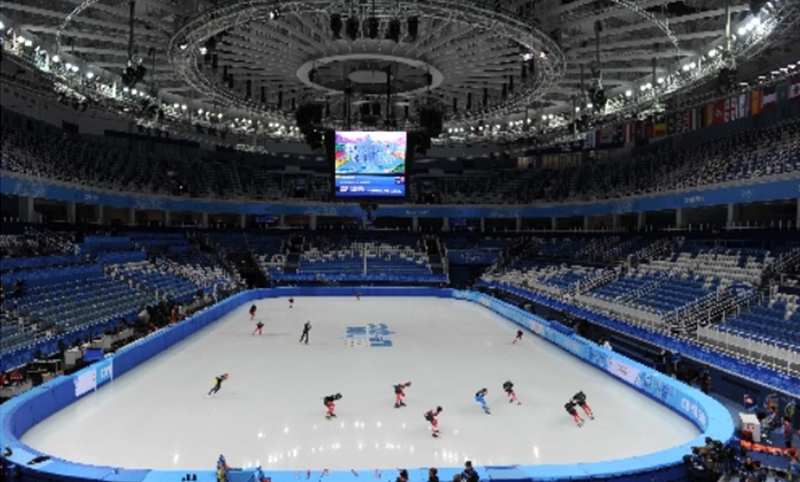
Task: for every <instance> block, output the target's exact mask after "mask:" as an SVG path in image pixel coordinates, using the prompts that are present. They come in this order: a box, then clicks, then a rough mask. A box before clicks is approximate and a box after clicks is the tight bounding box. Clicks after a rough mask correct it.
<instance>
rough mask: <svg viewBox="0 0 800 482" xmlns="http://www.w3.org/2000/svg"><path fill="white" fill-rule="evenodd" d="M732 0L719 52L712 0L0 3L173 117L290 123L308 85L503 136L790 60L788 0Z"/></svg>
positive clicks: (791, 7) (719, 22)
mask: <svg viewBox="0 0 800 482" xmlns="http://www.w3.org/2000/svg"><path fill="white" fill-rule="evenodd" d="M729 1H730V3H729V6H728V7H727V8H729V11H730V12H731V34H732V36H731V52H732V53H733V54H732V55H731V56H730V57H728V56H725V55H722V52H724V51H725V45H726V36H725V35H726V15H725V13H726V1H725V0H684V1H667V0H536V1H534V0H425V1H422V0H374V1H366V0H360V1H351V0H334V1H330V0H232V1H206V0H191V1H189V0H136V2H135V6H134V8H133V17H132V18H133V22H130V21H129V20H130V18H131V12H132V10H131V2H129V1H126V0H4V1H2V3H0V12H2V15H3V17H4V18H5V19H7V20H8V22H9V23H13V25H14V26H15V27H16V28H17V31H18V32H24V33H23V34H22V35H29V36H33V37H35V39H36V42H37V46H38V45H41V46H42V50H43V51H45V49H46V51H47V52H48V55H49V57H48V58H46V59H44V60H42V59H39V62H40V63H42V62H45V63H47V64H49V68H51V69H52V70H53V72H55V73H56V74H58V73H59V71H58V69H56V68H55V67H54V66H53V65H52V64H53V62H52V59H53V58H54V57H56V56H58V57H64V58H65V59H67V58H68V59H71V60H72V63H73V64H75V65H80V66H81V71H80V72H79V74H78V76H79V77H82V80H81V82H79V84H80V85H76V82H75V81H74V80H73V81H72V83H71V84H70V82H66V84H67V86H68V87H69V89H67V90H75V91H77V92H78V93H83V94H86V92H85V90H86V86H85V85H84V84H87V82H86V78H85V77H83V76H85V75H86V74H88V72H92V74H90V75H91V76H92V77H95V76H96V79H98V80H100V79H107V80H108V82H109V83H111V82H114V81H118V80H119V79H118V77H119V76H120V74H122V73H123V72H124V71H125V69H126V68H127V67H129V66H131V65H133V66H137V65H141V66H142V67H143V68H144V69H143V70H139V74H142V75H140V76H141V77H142V78H141V79H138V78H137V77H136V76H135V74H136V72H130V73H131V74H133V76H134V80H141V82H139V83H137V84H136V86H138V87H139V89H138V90H139V91H143V92H147V93H148V99H151V101H152V103H153V104H154V105H156V106H157V107H159V108H161V109H162V111H163V112H164V114H163V115H164V116H166V117H167V118H168V119H172V120H177V121H181V120H182V121H186V122H189V123H191V124H201V125H206V126H208V125H209V123H212V124H214V123H219V122H221V121H222V119H223V117H217V118H212V117H214V116H219V114H224V119H225V120H224V122H233V121H234V119H238V120H237V125H226V126H225V128H230V129H237V128H238V129H243V130H247V129H250V130H257V131H259V132H263V133H264V134H265V135H271V136H275V137H298V136H299V133H298V132H297V131H296V130H293V129H292V128H291V126H292V125H293V124H294V121H295V118H294V112H295V110H296V109H297V108H298V107H299V106H300V105H302V104H305V103H308V102H316V103H319V104H320V105H322V106H324V111H323V117H324V118H325V120H326V121H330V123H331V124H332V125H334V126H335V124H336V123H337V122H339V123H341V122H342V120H341V119H343V118H344V117H345V116H346V113H347V109H348V106H349V111H350V113H351V115H352V113H353V112H360V113H361V114H364V113H365V112H366V113H367V114H369V115H372V116H375V117H378V118H381V119H383V118H386V117H387V110H388V111H389V112H393V114H394V117H395V118H396V119H397V121H398V123H399V124H400V127H403V124H404V122H405V121H406V115H409V117H410V119H409V122H410V123H411V122H415V121H414V120H413V119H411V118H413V117H414V113H415V112H416V111H417V109H418V108H419V106H421V105H433V106H435V107H436V108H437V109H439V110H441V111H442V112H443V113H444V121H445V127H446V129H445V131H446V132H447V131H448V130H449V131H450V132H451V133H452V132H455V133H456V134H455V136H456V137H457V136H458V135H459V134H458V133H459V132H461V136H466V135H468V133H469V131H470V129H474V128H475V126H478V125H481V126H486V129H487V132H486V133H483V134H482V135H486V136H488V135H490V134H489V131H491V130H497V131H498V132H496V133H494V134H492V135H495V136H497V137H498V138H503V137H506V138H514V137H515V136H516V137H520V136H523V135H525V134H526V132H530V130H534V131H539V130H544V129H547V128H548V127H550V128H552V127H555V126H557V125H563V124H564V123H568V122H571V121H572V120H573V118H574V116H576V115H581V114H583V113H587V112H588V113H590V114H591V115H592V116H595V117H597V116H604V115H605V116H608V115H616V114H619V113H620V112H628V113H630V112H635V113H637V114H638V113H641V112H644V113H645V114H646V113H648V112H659V111H662V110H663V109H664V104H665V102H668V101H669V98H670V96H674V94H675V93H685V92H690V91H693V90H696V89H697V88H698V86H700V85H702V84H708V83H709V81H712V82H710V83H711V84H715V83H716V82H717V78H718V73H719V71H720V69H722V68H725V67H730V66H735V67H736V68H738V69H739V76H740V77H743V76H747V75H753V72H756V71H764V70H769V69H770V68H772V65H770V64H772V63H780V62H783V63H784V64H785V62H786V61H787V59H789V60H792V59H794V60H796V59H797V57H798V53H797V51H796V50H794V44H796V42H794V41H793V40H794V39H795V38H796V35H797V34H796V33H794V34H793V35H788V34H789V33H792V32H794V31H795V30H798V29H797V28H796V27H797V25H798V24H797V20H798V18H800V13H798V11H800V7H798V1H797V0H770V1H769V2H767V1H761V0H729ZM756 11H757V13H754V12H756ZM351 18H353V19H357V23H355V26H353V27H352V28H351V26H350V25H349V20H350V19H351ZM373 18H374V19H375V20H371V19H373ZM792 27H795V28H792ZM131 33H132V37H131V38H132V39H133V43H132V44H129V35H130V34H131ZM12 38H14V37H13V35H12ZM764 49H773V50H772V51H771V55H770V56H758V54H759V53H762V52H763V51H764ZM776 52H777V53H776ZM723 57H725V58H723ZM754 58H755V59H756V60H753V59H754ZM765 59H769V60H765ZM598 60H599V62H598ZM131 62H132V63H131ZM62 64H63V62H62ZM62 70H63V67H62ZM62 73H63V72H62ZM67 73H69V72H67ZM61 77H62V78H61V81H63V80H64V79H63V77H64V76H63V75H62V76H61ZM128 80H130V79H128ZM129 84H130V82H129ZM119 85H121V83H120V84H119ZM130 87H131V88H132V87H133V84H130ZM387 88H390V89H391V97H390V98H388V99H387V95H386V93H387ZM597 90H601V91H602V92H603V94H604V97H606V98H608V99H609V102H608V104H607V106H606V108H605V109H600V108H599V107H600V106H599V105H595V104H597V103H598V102H597V100H602V97H601V98H598V97H593V96H592V95H591V93H592V92H594V91H597ZM125 93H128V92H127V91H125ZM105 94H108V92H106V93H105ZM111 94H112V95H113V96H122V95H123V92H122V90H121V88H120V89H115V90H114V92H112V93H111ZM105 96H106V97H108V96H109V95H105ZM89 97H92V96H91V95H90V96H89ZM184 106H186V107H184ZM362 109H363V110H362ZM156 110H157V109H151V110H150V111H149V112H150V113H151V114H152V113H154V112H156ZM146 111H147V106H143V107H142V109H141V111H140V112H138V114H139V116H140V117H147V116H145V115H144V114H146ZM409 113H410V114H409ZM151 117H152V116H151ZM542 119H544V120H542ZM162 120H163V118H162ZM248 122H249V123H250V124H248ZM253 122H255V123H253ZM448 127H449V129H447V128H448ZM465 128H466V131H465ZM465 132H466V133H465Z"/></svg>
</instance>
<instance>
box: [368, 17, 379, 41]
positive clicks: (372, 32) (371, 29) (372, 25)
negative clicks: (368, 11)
mask: <svg viewBox="0 0 800 482" xmlns="http://www.w3.org/2000/svg"><path fill="white" fill-rule="evenodd" d="M380 25H381V22H380V20H378V19H377V18H375V17H370V18H368V19H367V35H368V36H369V38H371V39H374V38H377V37H378V28H379V27H380Z"/></svg>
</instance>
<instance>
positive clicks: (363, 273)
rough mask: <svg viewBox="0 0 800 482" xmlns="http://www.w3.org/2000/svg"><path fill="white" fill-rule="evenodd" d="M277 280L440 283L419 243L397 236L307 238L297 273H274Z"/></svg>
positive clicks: (441, 280)
mask: <svg viewBox="0 0 800 482" xmlns="http://www.w3.org/2000/svg"><path fill="white" fill-rule="evenodd" d="M272 274H273V278H274V279H276V280H280V281H313V280H317V281H319V280H324V281H326V282H344V281H359V280H360V281H370V282H389V281H396V282H413V283H417V282H420V283H435V282H443V281H445V280H446V279H447V278H446V276H444V275H435V274H433V270H432V269H431V264H430V259H429V256H428V254H427V253H426V252H425V251H424V248H423V246H422V241H421V239H420V238H419V237H417V236H413V235H401V234H398V233H391V232H390V233H389V234H380V233H370V234H368V235H356V236H351V237H348V236H341V235H340V236H322V235H309V236H307V237H306V238H305V240H304V249H303V252H302V253H301V254H300V257H299V262H298V266H297V272H296V273H279V272H273V273H272Z"/></svg>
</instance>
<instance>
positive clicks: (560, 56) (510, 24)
mask: <svg viewBox="0 0 800 482" xmlns="http://www.w3.org/2000/svg"><path fill="white" fill-rule="evenodd" d="M375 4H376V7H375V11H374V13H371V14H370V15H374V16H375V17H379V18H397V16H398V12H401V13H400V15H402V16H405V17H411V16H417V17H420V18H430V19H433V20H437V21H444V22H455V23H459V24H462V25H466V26H469V28H473V29H480V30H481V31H485V32H490V33H491V35H493V36H495V37H497V38H503V39H507V40H508V42H509V43H513V45H514V46H516V47H515V48H519V50H520V52H521V54H520V55H522V53H524V52H527V53H530V54H532V55H533V56H535V59H536V69H535V72H534V73H532V74H531V75H528V76H527V78H526V79H525V80H524V81H523V82H521V85H519V84H518V85H517V86H516V91H515V92H513V94H511V93H510V94H509V95H508V96H507V98H505V99H504V100H503V101H502V102H498V103H497V104H495V105H494V106H491V107H487V108H484V109H480V112H477V111H473V112H470V113H460V114H459V116H461V117H464V116H471V115H502V114H503V113H508V112H513V111H515V110H519V109H520V108H524V107H525V106H526V105H529V104H530V103H531V102H532V101H533V100H534V99H536V98H540V97H541V96H542V95H543V94H544V93H545V92H547V91H548V90H550V89H551V88H552V87H553V86H554V85H555V84H557V83H558V81H559V80H560V79H561V78H563V76H564V74H565V71H566V58H565V56H564V53H563V52H562V50H561V49H560V47H559V46H558V44H557V43H556V42H555V41H553V40H552V39H551V38H550V36H549V35H548V34H546V33H545V32H543V31H541V30H539V29H538V28H535V27H533V26H532V25H530V24H527V23H524V22H522V21H521V20H519V19H517V18H514V17H512V16H510V15H507V14H506V13H505V12H502V11H495V10H489V9H487V8H486V5H485V4H483V3H479V2H478V1H477V0H470V1H463V0H462V1H455V0H428V1H426V2H424V3H421V2H410V1H409V2H400V3H398V2H397V1H396V0H376V2H375ZM337 7H338V8H340V11H342V12H343V13H344V12H346V11H347V8H346V6H345V4H344V3H343V2H333V3H332V2H330V0H288V1H287V0H282V1H281V0H236V1H233V2H230V3H225V4H221V5H219V6H217V7H214V8H211V9H207V10H205V11H203V12H200V13H199V14H197V15H195V16H194V17H192V18H191V19H189V20H188V21H187V22H186V23H185V24H184V25H183V27H182V28H181V29H180V30H178V32H177V33H176V34H175V35H173V37H172V39H171V40H170V43H169V48H168V58H169V61H170V63H171V64H172V67H173V69H174V70H175V72H176V74H177V75H178V76H179V77H181V78H182V79H183V80H184V82H186V83H187V84H188V85H189V86H191V87H192V88H194V89H195V90H197V91H198V92H201V93H202V94H204V95H207V96H209V97H211V98H214V99H215V100H217V101H219V102H222V103H224V104H226V105H228V106H230V107H237V108H241V109H243V110H246V111H248V112H251V113H253V114H256V115H259V114H260V115H262V116H263V115H266V116H275V115H279V116H281V117H283V118H285V117H287V116H288V115H289V113H288V112H286V111H284V110H282V109H281V108H276V107H274V106H258V105H256V104H255V103H248V102H247V101H245V100H244V99H242V98H241V97H239V96H238V95H237V94H236V93H234V92H231V91H230V90H229V89H227V88H226V87H225V86H220V85H219V84H218V83H216V82H213V81H212V80H211V79H209V78H208V77H207V75H206V74H204V73H203V72H201V69H200V68H199V66H198V55H197V52H198V51H199V49H200V47H202V46H203V44H204V42H205V41H206V40H207V39H209V38H211V37H213V36H216V35H218V34H219V33H221V32H224V31H226V30H228V29H231V28H233V27H236V26H239V25H241V24H243V23H244V22H250V21H254V20H255V21H262V20H266V19H271V18H273V17H274V15H275V12H276V11H279V12H280V16H281V17H290V16H292V15H294V16H297V17H298V18H299V17H300V16H301V15H304V14H305V15H311V14H315V15H319V14H323V15H326V16H330V15H331V13H333V12H336V11H337ZM281 27H282V28H291V26H290V25H286V24H281ZM426 48H428V46H426ZM331 53H333V52H331ZM465 55H469V52H467V53H465ZM329 56H331V55H325V52H323V53H322V54H321V55H319V56H315V55H312V56H309V58H307V59H306V61H305V62H304V63H307V62H311V61H314V60H318V59H319V58H325V57H329ZM315 57H316V58H315ZM409 60H412V59H409ZM413 60H417V61H418V60H422V59H413ZM433 67H436V66H433ZM439 70H441V69H439ZM446 75H447V73H446V72H444V75H443V77H444V76H446ZM300 80H301V81H302V79H300ZM301 83H302V82H301Z"/></svg>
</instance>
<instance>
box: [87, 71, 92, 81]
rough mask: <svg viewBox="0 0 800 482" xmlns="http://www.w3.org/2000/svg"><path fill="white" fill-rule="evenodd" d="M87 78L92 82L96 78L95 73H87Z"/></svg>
mask: <svg viewBox="0 0 800 482" xmlns="http://www.w3.org/2000/svg"><path fill="white" fill-rule="evenodd" d="M86 78H87V79H89V80H92V79H93V78H94V72H86Z"/></svg>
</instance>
